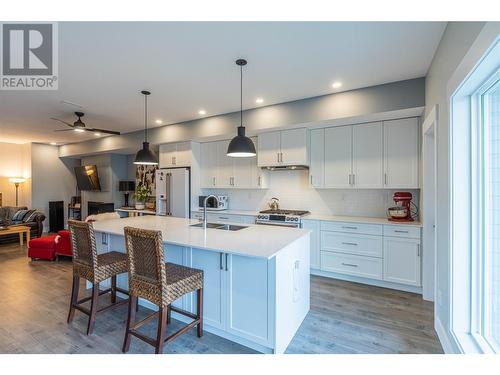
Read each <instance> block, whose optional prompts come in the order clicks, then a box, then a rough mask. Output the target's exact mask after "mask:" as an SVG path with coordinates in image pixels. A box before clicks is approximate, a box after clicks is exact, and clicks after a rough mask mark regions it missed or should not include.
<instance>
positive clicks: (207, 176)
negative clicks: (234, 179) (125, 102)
mask: <svg viewBox="0 0 500 375" xmlns="http://www.w3.org/2000/svg"><path fill="white" fill-rule="evenodd" d="M200 154H201V162H200V168H201V181H200V184H201V187H202V188H213V187H215V186H216V184H217V142H207V143H202V144H201V146H200Z"/></svg>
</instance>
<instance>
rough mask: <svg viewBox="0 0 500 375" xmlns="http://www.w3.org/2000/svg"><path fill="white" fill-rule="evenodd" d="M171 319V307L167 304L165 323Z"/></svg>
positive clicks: (168, 322)
mask: <svg viewBox="0 0 500 375" xmlns="http://www.w3.org/2000/svg"><path fill="white" fill-rule="evenodd" d="M171 320H172V309H171V308H170V305H168V306H167V324H170V321H171Z"/></svg>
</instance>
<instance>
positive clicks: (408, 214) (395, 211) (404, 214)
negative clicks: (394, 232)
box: [387, 191, 418, 222]
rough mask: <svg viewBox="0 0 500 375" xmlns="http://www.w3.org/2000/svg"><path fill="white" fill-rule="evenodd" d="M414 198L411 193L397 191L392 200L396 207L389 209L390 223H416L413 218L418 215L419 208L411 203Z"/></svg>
mask: <svg viewBox="0 0 500 375" xmlns="http://www.w3.org/2000/svg"><path fill="white" fill-rule="evenodd" d="M412 198H413V196H412V195H411V193H408V192H402V191H397V192H395V193H394V196H393V197H392V199H393V200H394V203H396V206H394V207H389V208H388V209H387V212H388V214H389V220H390V221H399V222H408V221H414V220H413V217H416V216H417V215H418V209H417V206H416V205H415V204H414V203H413V202H412V201H411V200H412Z"/></svg>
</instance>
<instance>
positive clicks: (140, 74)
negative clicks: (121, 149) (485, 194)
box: [0, 22, 446, 143]
mask: <svg viewBox="0 0 500 375" xmlns="http://www.w3.org/2000/svg"><path fill="white" fill-rule="evenodd" d="M445 26H446V23H445V22H314V23H310V22H294V23H293V22H286V23H278V22H269V23H233V22H231V23H222V22H212V23H203V22H197V23H176V22H162V23H153V22H150V23H139V22H137V23H134V22H121V23H118V22H103V23H94V22H92V23H90V22H88V23H80V22H78V23H76V22H75V23H68V22H65V23H60V24H59V90H57V91H0V129H1V131H0V141H3V142H16V143H22V142H28V141H33V142H50V141H56V142H60V143H67V142H77V141H80V140H85V139H91V138H94V136H93V135H92V134H89V133H75V132H62V133H61V132H59V133H54V132H53V130H56V129H63V128H64V126H63V125H61V124H59V123H57V122H54V121H52V120H50V119H49V118H50V117H58V118H61V119H64V120H67V121H68V122H73V121H74V116H73V115H72V113H73V112H74V111H75V110H79V108H77V107H73V106H72V105H68V104H63V103H61V101H69V102H73V103H77V104H79V105H81V106H83V112H85V114H86V115H85V118H84V119H83V120H84V121H85V123H86V124H87V126H88V127H96V128H105V129H112V130H117V131H121V132H131V131H134V130H138V129H141V128H142V127H143V118H144V115H143V97H142V96H141V95H140V94H139V91H140V90H142V89H148V90H150V91H151V92H152V95H151V97H150V102H149V103H150V105H149V108H150V124H151V126H159V125H157V124H155V123H154V120H156V119H162V120H163V121H164V123H174V122H180V121H185V120H191V119H194V118H198V117H200V116H199V115H198V110H199V109H201V108H203V109H205V110H206V111H207V114H206V115H205V116H211V115H215V114H221V113H227V112H232V111H236V110H238V109H239V69H238V67H237V66H236V65H235V64H234V61H235V60H236V58H239V57H243V58H246V59H247V60H248V65H247V66H246V67H245V69H244V107H245V108H252V107H256V106H258V105H257V104H255V99H256V98H257V97H262V98H264V100H265V102H264V104H261V105H269V104H275V103H280V102H286V101H290V100H295V99H301V98H306V97H312V96H317V95H323V94H329V93H333V92H337V91H345V90H350V89H355V88H360V87H366V86H372V85H377V84H382V83H387V82H393V81H399V80H404V79H410V78H417V77H422V76H425V75H426V73H427V70H428V68H429V65H430V63H431V61H432V58H433V56H434V52H435V50H436V48H437V45H438V43H439V41H440V39H441V36H442V33H443V31H444V28H445ZM334 81H341V82H342V83H343V86H342V87H341V88H340V89H337V90H335V89H333V88H332V86H331V84H332V83H333V82H334Z"/></svg>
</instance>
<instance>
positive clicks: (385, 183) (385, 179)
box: [384, 173, 387, 185]
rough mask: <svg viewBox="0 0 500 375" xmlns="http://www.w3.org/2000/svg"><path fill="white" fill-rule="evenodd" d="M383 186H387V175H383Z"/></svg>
mask: <svg viewBox="0 0 500 375" xmlns="http://www.w3.org/2000/svg"><path fill="white" fill-rule="evenodd" d="M384 185H387V173H384Z"/></svg>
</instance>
